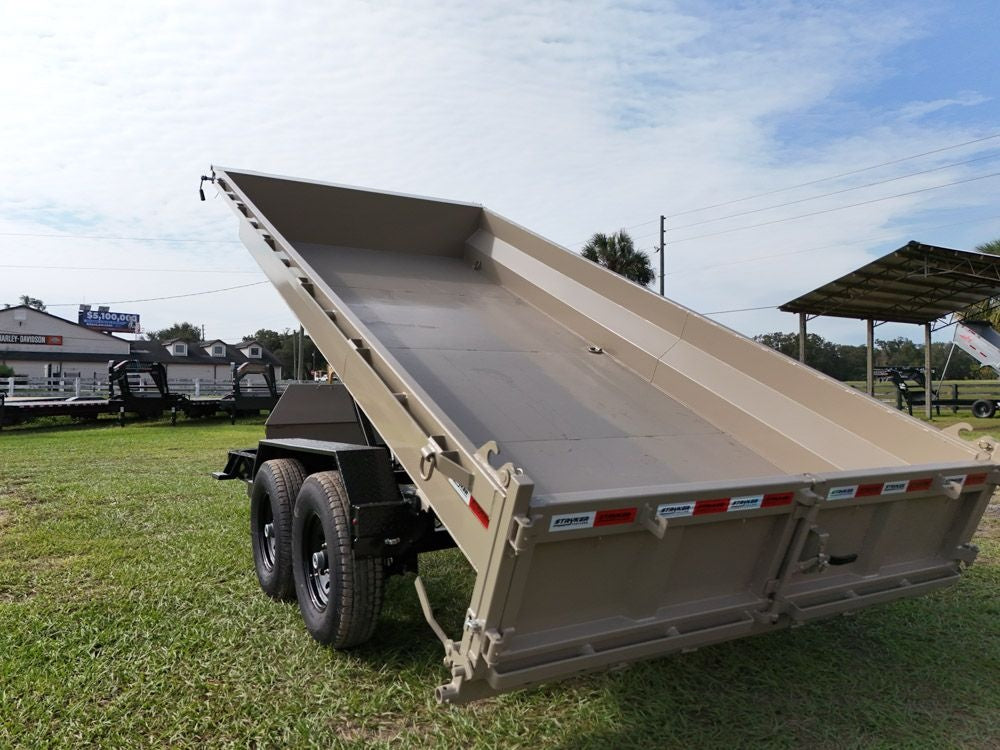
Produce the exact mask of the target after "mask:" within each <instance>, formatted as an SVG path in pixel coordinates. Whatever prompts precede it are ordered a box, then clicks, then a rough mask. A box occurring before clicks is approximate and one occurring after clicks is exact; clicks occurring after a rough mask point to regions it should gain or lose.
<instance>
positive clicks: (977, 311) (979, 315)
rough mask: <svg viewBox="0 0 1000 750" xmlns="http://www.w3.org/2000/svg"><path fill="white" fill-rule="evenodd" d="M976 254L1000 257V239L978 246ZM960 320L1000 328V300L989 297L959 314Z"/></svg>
mask: <svg viewBox="0 0 1000 750" xmlns="http://www.w3.org/2000/svg"><path fill="white" fill-rule="evenodd" d="M976 252H979V253H986V254H987V255H1000V239H995V240H990V241H989V242H984V243H982V244H981V245H976ZM958 315H959V317H960V318H964V319H966V320H986V321H989V323H990V325H992V326H993V327H994V328H997V327H998V326H1000V298H997V297H987V298H986V299H984V300H983V301H982V302H976V303H975V304H972V305H969V306H968V307H967V308H965V309H964V310H962V311H960V312H959V313H958Z"/></svg>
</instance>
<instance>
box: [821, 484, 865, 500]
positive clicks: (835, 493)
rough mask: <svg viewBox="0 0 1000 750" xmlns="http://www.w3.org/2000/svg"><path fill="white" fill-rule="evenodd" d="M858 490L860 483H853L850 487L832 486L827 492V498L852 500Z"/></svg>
mask: <svg viewBox="0 0 1000 750" xmlns="http://www.w3.org/2000/svg"><path fill="white" fill-rule="evenodd" d="M857 492H858V485H856V484H852V485H850V486H849V487H831V488H830V489H829V491H828V492H827V493H826V499H827V500H850V499H851V498H852V497H854V496H855V495H856V494H857Z"/></svg>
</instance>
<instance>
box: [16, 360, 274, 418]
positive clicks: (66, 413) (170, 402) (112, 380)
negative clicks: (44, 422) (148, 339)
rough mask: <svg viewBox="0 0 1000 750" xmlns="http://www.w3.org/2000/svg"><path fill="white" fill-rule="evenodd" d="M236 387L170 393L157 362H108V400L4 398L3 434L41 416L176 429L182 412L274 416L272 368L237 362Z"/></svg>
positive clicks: (162, 370)
mask: <svg viewBox="0 0 1000 750" xmlns="http://www.w3.org/2000/svg"><path fill="white" fill-rule="evenodd" d="M249 375H261V376H262V377H263V381H264V382H263V384H260V385H258V384H251V383H250V382H249V381H248V380H247V376H249ZM144 380H148V381H149V382H150V383H151V384H152V387H150V386H148V385H147V384H146V383H145V382H144ZM232 382H233V386H232V390H231V391H230V392H229V393H227V394H226V395H225V396H222V397H221V398H212V397H201V398H198V397H191V396H187V395H185V394H181V393H172V392H171V391H170V384H169V382H168V381H167V371H166V368H165V367H164V366H163V365H162V364H161V363H159V362H153V363H148V364H147V363H142V362H138V361H137V360H121V361H117V362H116V361H111V362H109V363H108V398H91V397H87V398H79V397H74V398H65V399H36V398H29V399H8V398H7V396H6V394H4V393H0V429H3V427H4V425H15V424H21V423H23V422H30V421H32V420H35V419H39V418H42V417H73V418H74V419H77V420H81V421H85V420H96V419H98V418H99V417H100V416H101V415H102V414H117V415H118V423H119V424H120V425H121V426H124V425H125V416H126V415H127V414H131V415H135V416H137V417H139V418H140V419H157V418H159V417H162V416H163V415H164V414H170V421H171V424H176V423H177V414H178V412H180V413H182V414H184V415H185V416H187V417H189V418H196V417H209V416H214V415H216V414H220V413H221V414H228V415H229V418H230V423H235V421H236V417H237V416H249V415H253V414H259V413H260V412H262V411H268V412H269V411H271V410H272V409H273V408H274V406H275V404H277V403H278V398H279V397H280V396H281V394H280V393H279V391H278V385H277V382H276V380H275V375H274V367H273V366H272V365H271V364H264V363H260V364H258V363H251V362H246V363H243V364H241V365H237V364H235V363H234V364H233V365H232Z"/></svg>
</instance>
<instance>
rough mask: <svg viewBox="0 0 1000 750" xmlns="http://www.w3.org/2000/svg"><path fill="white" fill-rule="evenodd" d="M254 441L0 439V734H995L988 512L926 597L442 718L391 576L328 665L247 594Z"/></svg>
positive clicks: (870, 740)
mask: <svg viewBox="0 0 1000 750" xmlns="http://www.w3.org/2000/svg"><path fill="white" fill-rule="evenodd" d="M997 423H998V424H1000V420H997ZM261 433H262V429H261V426H260V425H259V424H256V423H255V424H249V423H244V424H237V425H236V426H230V425H229V424H228V422H213V423H195V422H184V421H182V422H181V423H180V424H179V425H178V426H177V427H175V428H171V427H169V426H167V425H163V424H136V423H133V424H130V425H129V426H128V427H126V428H124V429H120V428H117V427H113V426H105V425H97V426H90V427H63V428H55V429H53V428H27V429H19V430H12V431H4V432H3V433H0V747H8V746H18V747H20V746H24V747H43V746H59V747H79V746H83V745H102V746H114V747H118V746H148V747H165V746H172V747H191V746H199V747H216V746H225V745H230V746H237V747H247V746H253V747H265V746H282V747H286V746H292V747H323V748H328V747H338V746H365V747H369V746H373V747H379V746H385V747H388V746H392V747H428V746H430V747H449V748H450V747H456V748H473V747H483V748H506V747H564V748H581V747H592V748H626V747H678V748H706V747H724V748H733V747H750V746H753V747H757V746H767V747H784V748H845V747H928V748H941V747H973V748H995V747H997V746H1000V597H998V590H1000V589H998V583H1000V574H998V571H1000V519H998V518H997V517H996V516H995V515H991V516H990V517H989V518H988V519H987V521H986V522H985V523H984V525H983V527H982V529H981V532H980V537H979V539H978V543H979V544H980V545H981V547H982V553H981V557H980V561H979V562H978V563H977V564H976V565H975V566H974V567H973V568H972V569H971V570H970V571H969V572H968V575H967V576H966V577H965V578H964V579H963V580H962V582H961V583H960V584H959V585H958V586H957V587H953V588H952V589H950V590H947V591H945V592H942V593H940V594H937V595H934V596H929V597H926V598H922V599H915V600H908V601H902V602H898V603H895V604H891V605H887V606H883V607H881V608H876V609H873V610H868V611H865V612H863V613H862V614H859V615H856V616H854V617H850V618H839V619H836V620H831V621H828V622H823V623H817V624H813V625H810V626H808V627H804V628H800V629H796V630H794V631H784V632H776V633H774V634H770V635H766V636H761V637H758V638H755V639H749V640H742V641H736V642H732V643H726V644H723V645H720V646H714V647H711V648H706V649H703V650H701V651H697V652H694V653H689V654H683V655H678V656H672V657H669V658H664V659H660V660H658V661H654V662H647V663H642V664H636V665H633V666H632V667H630V668H629V669H627V670H625V671H623V672H616V673H609V674H601V675H597V676H592V677H587V678H580V679H574V680H571V681H568V682H564V683H560V684H553V685H550V686H547V687H544V688H542V689H539V690H536V691H533V692H522V693H515V694H510V695H505V696H502V697H500V698H497V699H493V700H488V701H484V702H481V703H478V704H475V705H472V706H468V707H461V708H441V707H438V706H437V705H435V703H434V701H433V698H432V689H433V687H434V686H436V685H438V684H440V683H443V682H446V681H447V675H446V674H445V670H444V668H443V667H442V666H441V657H442V652H441V648H440V646H439V644H438V643H437V641H436V639H435V638H434V636H433V635H432V634H431V632H430V629H429V628H428V627H427V626H426V624H425V623H424V621H423V618H422V616H421V614H420V610H419V606H418V604H417V601H416V596H415V595H414V593H413V586H412V578H410V577H408V578H406V579H400V578H397V579H393V581H392V585H391V586H390V587H389V592H388V597H387V602H386V609H385V613H384V616H383V621H382V624H381V625H380V627H379V629H378V631H377V632H376V637H375V640H374V642H373V643H371V644H370V645H368V646H366V647H364V648H362V649H360V650H358V651H356V652H353V653H351V654H349V655H348V654H342V653H336V652H333V651H329V650H326V649H323V648H321V647H319V646H317V645H316V644H314V643H313V642H312V640H311V639H310V638H309V636H308V635H307V634H306V633H305V631H304V630H303V628H302V627H301V625H300V624H299V616H298V611H297V609H296V607H295V605H294V604H291V605H280V604H276V603H274V602H272V601H270V600H268V599H266V598H264V597H263V595H261V594H260V593H259V592H258V590H257V583H256V578H255V577H254V573H253V567H252V562H251V557H250V544H249V535H248V531H247V526H248V520H247V503H246V498H245V495H244V493H243V488H242V486H240V485H238V484H237V483H234V482H230V483H217V482H215V481H214V480H212V479H211V477H210V476H209V474H210V472H211V471H213V470H215V469H218V468H221V465H222V463H223V460H224V457H225V451H226V449H227V448H229V447H238V446H247V445H252V444H254V443H255V441H256V440H257V439H258V438H259V437H260V436H261ZM423 575H424V577H425V579H426V581H427V585H428V589H429V590H430V591H431V593H432V596H433V598H434V599H435V601H436V603H438V605H439V606H440V607H441V609H442V613H441V614H442V617H443V619H444V621H445V622H446V623H447V624H448V626H449V629H450V630H451V632H452V633H453V634H456V635H457V634H458V633H459V630H460V623H461V618H462V613H463V612H464V610H465V607H466V605H467V602H468V598H467V597H468V593H469V588H470V586H471V582H472V578H471V575H470V573H469V570H468V568H467V567H466V565H465V564H464V560H463V558H462V557H461V556H460V555H459V554H458V553H457V552H455V551H449V552H445V553H438V554H436V555H431V556H428V558H427V560H426V561H425V567H424V570H423Z"/></svg>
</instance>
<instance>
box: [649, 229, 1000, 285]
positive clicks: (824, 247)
mask: <svg viewBox="0 0 1000 750" xmlns="http://www.w3.org/2000/svg"><path fill="white" fill-rule="evenodd" d="M997 219H1000V214H995V215H993V216H983V217H981V218H978V219H970V220H967V221H954V222H951V223H949V224H938V225H936V226H932V227H923V228H922V229H921V231H931V230H933V229H947V228H949V227H958V226H964V225H967V224H978V223H981V222H984V221H995V220H997ZM900 234H901V232H893V233H892V234H883V235H873V236H869V237H865V238H862V239H860V240H854V241H852V242H834V243H832V244H829V245H817V246H816V247H808V248H804V249H801V250H790V251H788V252H784V253H772V254H769V255H755V256H753V257H750V258H741V259H740V260H733V261H727V262H725V263H713V264H712V265H708V266H695V267H692V268H682V269H681V270H680V271H671V272H668V273H667V274H666V275H667V276H683V275H685V274H689V273H697V272H699V271H709V270H711V269H714V268H725V267H727V266H736V265H740V264H742V263H753V262H755V261H760V260H772V259H775V258H784V257H787V256H789V255H801V254H803V253H812V252H816V251H817V250H828V249H830V248H840V247H856V246H857V245H863V244H866V243H869V242H878V241H880V240H888V239H894V238H898V237H899V235H900Z"/></svg>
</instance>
